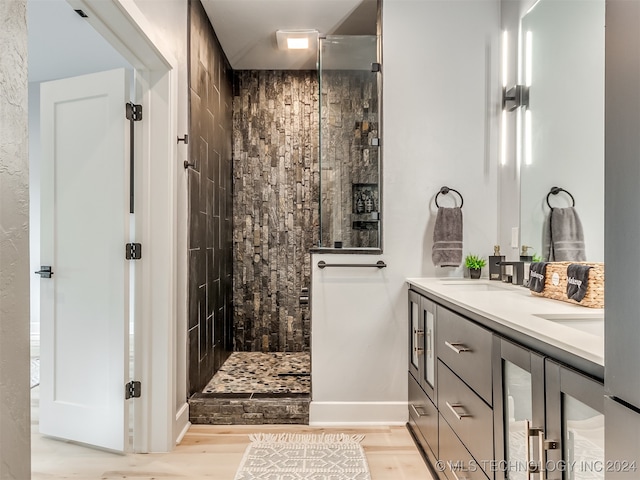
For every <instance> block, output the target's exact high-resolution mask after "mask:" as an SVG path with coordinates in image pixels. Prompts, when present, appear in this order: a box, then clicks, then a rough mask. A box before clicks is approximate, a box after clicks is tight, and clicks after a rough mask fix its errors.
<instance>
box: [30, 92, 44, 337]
mask: <svg viewBox="0 0 640 480" xmlns="http://www.w3.org/2000/svg"><path fill="white" fill-rule="evenodd" d="M41 157H42V147H41V145H40V84H39V83H33V82H30V83H29V253H30V263H29V264H30V267H29V271H30V272H35V271H37V270H40V158H41ZM30 295H31V306H30V308H31V322H30V331H31V335H35V336H39V335H40V282H38V281H34V282H31V288H30Z"/></svg>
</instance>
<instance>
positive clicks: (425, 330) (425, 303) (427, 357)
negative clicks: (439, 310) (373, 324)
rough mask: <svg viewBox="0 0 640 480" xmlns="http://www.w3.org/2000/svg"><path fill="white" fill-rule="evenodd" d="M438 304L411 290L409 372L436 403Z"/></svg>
mask: <svg viewBox="0 0 640 480" xmlns="http://www.w3.org/2000/svg"><path fill="white" fill-rule="evenodd" d="M435 314H436V305H435V303H433V302H432V301H431V300H429V299H427V298H425V297H423V296H422V295H419V294H418V293H416V292H414V291H411V290H410V291H409V372H410V373H411V375H413V377H414V378H415V379H416V380H417V381H418V383H419V384H420V386H421V387H422V389H423V390H424V391H425V392H426V394H427V395H428V396H429V398H430V399H431V400H432V401H433V402H434V403H435V401H436V396H435V385H436V368H435V359H436V354H435V328H436V317H435Z"/></svg>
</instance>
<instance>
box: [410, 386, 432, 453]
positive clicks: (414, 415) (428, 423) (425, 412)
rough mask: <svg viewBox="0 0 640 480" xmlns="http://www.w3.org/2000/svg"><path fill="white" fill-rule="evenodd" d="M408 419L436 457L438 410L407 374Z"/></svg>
mask: <svg viewBox="0 0 640 480" xmlns="http://www.w3.org/2000/svg"><path fill="white" fill-rule="evenodd" d="M409 421H410V423H411V424H412V425H414V426H415V428H416V430H417V431H418V433H419V434H420V435H422V437H423V438H424V440H425V442H426V443H427V445H428V446H429V448H430V449H431V452H432V453H433V456H434V457H435V458H438V410H437V409H436V407H435V405H434V404H433V403H431V400H430V399H429V397H427V394H426V393H425V392H424V390H422V388H420V385H418V382H417V381H416V379H415V378H413V375H411V374H409Z"/></svg>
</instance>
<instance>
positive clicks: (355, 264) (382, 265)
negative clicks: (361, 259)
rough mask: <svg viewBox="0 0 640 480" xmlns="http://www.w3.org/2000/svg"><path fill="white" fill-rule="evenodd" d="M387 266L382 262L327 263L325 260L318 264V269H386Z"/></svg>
mask: <svg viewBox="0 0 640 480" xmlns="http://www.w3.org/2000/svg"><path fill="white" fill-rule="evenodd" d="M386 266H387V264H386V263H384V262H383V261H382V260H378V261H377V262H376V263H327V262H325V261H324V260H320V261H319V262H318V268H326V267H376V268H384V267H386Z"/></svg>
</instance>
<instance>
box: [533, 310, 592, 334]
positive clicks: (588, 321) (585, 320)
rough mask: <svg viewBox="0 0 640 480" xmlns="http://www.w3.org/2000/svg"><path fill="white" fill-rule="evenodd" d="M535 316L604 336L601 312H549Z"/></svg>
mask: <svg viewBox="0 0 640 480" xmlns="http://www.w3.org/2000/svg"><path fill="white" fill-rule="evenodd" d="M535 316H536V317H540V318H544V319H545V320H549V321H551V322H554V323H558V324H560V325H566V326H567V327H570V328H575V329H576V330H580V331H581V332H585V333H590V334H591V335H597V336H604V315H602V314H601V313H586V312H585V313H561V314H551V313H549V314H535Z"/></svg>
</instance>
